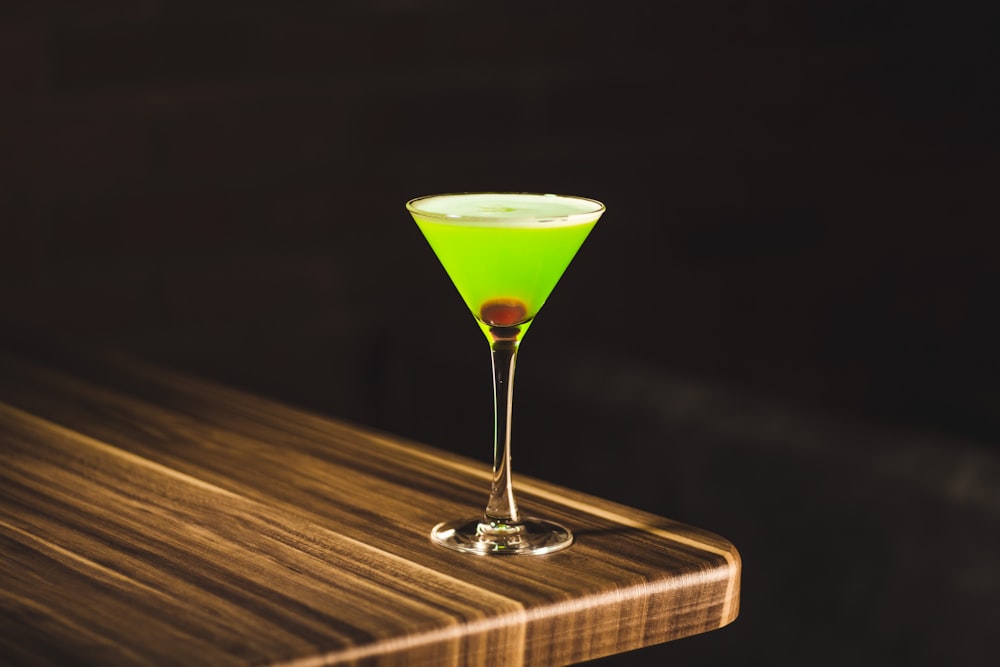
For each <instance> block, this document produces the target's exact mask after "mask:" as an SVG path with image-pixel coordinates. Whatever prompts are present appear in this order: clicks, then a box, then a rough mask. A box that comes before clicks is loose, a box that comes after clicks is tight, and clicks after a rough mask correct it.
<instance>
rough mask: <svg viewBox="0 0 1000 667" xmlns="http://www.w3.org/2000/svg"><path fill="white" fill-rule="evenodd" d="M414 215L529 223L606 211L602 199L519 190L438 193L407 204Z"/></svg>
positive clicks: (465, 221) (554, 221) (557, 221)
mask: <svg viewBox="0 0 1000 667" xmlns="http://www.w3.org/2000/svg"><path fill="white" fill-rule="evenodd" d="M408 208H409V209H410V211H411V213H413V214H414V215H421V216H423V217H426V218H435V219H440V220H442V221H451V222H452V223H454V224H482V223H488V222H500V221H502V222H503V223H504V224H505V225H510V226H519V225H525V226H530V225H534V224H539V223H544V224H549V225H562V224H576V223H579V222H581V221H583V220H585V219H588V218H590V217H593V218H594V220H596V219H597V218H598V217H600V215H601V213H603V211H604V206H603V204H601V203H600V202H597V201H594V200H592V199H583V198H579V197H562V196H559V195H536V194H520V193H512V194H506V193H481V194H480V193H474V194H457V195H437V196H432V197H423V198H421V199H416V200H413V201H411V202H410V203H409V204H408Z"/></svg>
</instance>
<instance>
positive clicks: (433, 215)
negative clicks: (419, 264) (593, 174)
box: [406, 192, 606, 223]
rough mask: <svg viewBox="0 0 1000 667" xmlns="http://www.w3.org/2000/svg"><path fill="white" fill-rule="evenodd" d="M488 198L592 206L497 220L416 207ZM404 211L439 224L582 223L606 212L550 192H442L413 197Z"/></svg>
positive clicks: (582, 199) (602, 207)
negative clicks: (546, 199) (447, 199)
mask: <svg viewBox="0 0 1000 667" xmlns="http://www.w3.org/2000/svg"><path fill="white" fill-rule="evenodd" d="M483 195H485V196H489V195H499V196H504V195H515V196H522V197H552V198H555V199H570V200H573V201H578V202H588V203H590V204H592V205H593V208H592V209H590V210H582V211H578V212H573V213H568V214H565V215H546V216H536V215H524V216H511V217H509V218H508V217H504V218H498V217H496V216H486V215H465V214H461V215H458V214H453V213H441V212H438V211H428V210H426V209H422V208H420V207H419V206H418V202H421V201H425V200H428V199H438V198H444V197H465V196H483ZM406 210H408V211H409V212H410V213H415V214H417V215H420V216H422V217H426V218H430V219H432V220H438V221H441V222H453V223H460V222H491V223H495V222H498V221H500V220H502V221H504V222H508V223H509V222H529V221H533V220H538V219H540V218H541V219H545V220H561V221H566V222H576V221H580V222H584V221H589V220H590V219H592V218H593V217H594V216H595V215H599V214H603V213H604V211H605V210H606V207H605V205H604V204H603V203H602V202H599V201H598V200H596V199H592V198H590V197H580V196H577V195H561V194H555V193H551V192H443V193H440V194H433V195H423V196H420V197H414V198H413V199H410V200H409V201H407V202H406Z"/></svg>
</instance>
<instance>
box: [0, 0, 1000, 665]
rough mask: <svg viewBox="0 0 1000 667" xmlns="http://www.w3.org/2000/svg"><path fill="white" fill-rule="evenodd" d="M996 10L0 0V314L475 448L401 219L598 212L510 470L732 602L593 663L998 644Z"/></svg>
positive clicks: (469, 379) (473, 352)
mask: <svg viewBox="0 0 1000 667" xmlns="http://www.w3.org/2000/svg"><path fill="white" fill-rule="evenodd" d="M998 28H1000V22H998V10H997V9H996V8H995V5H987V4H986V3H983V4H982V5H979V4H974V3H970V2H953V3H948V4H941V3H927V2H902V1H892V0H884V1H869V2H861V1H857V0H842V1H836V0H823V1H811V2H797V1H792V0H764V1H762V2H755V3H745V2H736V1H733V0H728V1H710V2H701V3H652V2H646V3H640V2H632V1H628V0H625V1H622V0H619V1H616V2H592V1H589V0H579V1H576V2H553V1H546V0H540V1H536V2H530V3H529V2H508V3H468V2H445V1H441V0H423V1H419V0H370V1H367V2H362V1H361V0H357V1H340V2H318V1H310V2H298V3H291V2H289V3H280V2H264V1H261V0H257V1H255V0H249V1H244V2H235V1H233V2H221V1H212V2H193V1H192V2H182V1H171V0H162V1H154V0H133V1H129V2H126V1H124V0H121V1H115V0H97V1H95V2H90V3H74V2H56V1H48V0H42V1H31V2H28V1H26V0H24V1H17V0H15V1H8V2H5V3H4V4H3V5H2V6H0V100H2V104H0V232H2V236H0V307H2V313H3V318H4V319H5V320H7V321H8V323H10V324H12V325H17V326H25V327H29V328H31V329H35V330H38V331H40V332H47V333H55V334H57V335H59V336H63V337H66V338H68V339H72V340H77V341H82V342H84V343H87V344H99V345H110V346H115V347H122V348H126V349H130V350H134V351H137V352H138V353H140V354H143V355H145V356H148V357H151V358H153V359H157V360H160V361H163V362H166V363H170V364H173V365H175V366H179V367H181V368H185V369H189V370H191V371H194V372H197V373H199V374H202V375H206V376H209V377H214V378H218V379H220V380H223V381H226V382H229V383H232V384H236V385H239V386H242V387H245V388H248V389H251V390H254V391H257V392H259V393H263V394H267V395H270V396H274V397H277V398H280V399H282V400H286V401H289V402H292V403H296V404H299V405H303V406H306V407H309V408H312V409H315V410H319V411H322V412H324V413H327V414H331V415H334V416H337V417H340V418H344V419H348V420H352V421H356V422H359V423H362V424H367V425H370V426H375V427H378V428H382V429H385V430H389V431H393V432H396V433H399V434H401V435H406V436H408V437H413V438H417V439H421V440H424V441H426V442H429V443H431V444H434V445H437V446H440V447H443V448H448V449H452V450H455V451H461V452H463V453H467V454H469V455H470V456H476V457H479V458H482V459H483V460H484V465H485V464H488V458H489V449H490V446H491V445H490V442H489V439H490V434H491V430H492V421H491V418H492V414H491V405H490V378H489V360H488V352H487V348H486V343H485V342H484V340H483V339H482V337H481V334H480V333H479V332H478V329H477V327H476V326H475V324H474V323H473V321H472V318H471V317H470V316H469V313H468V312H466V310H465V308H464V306H463V304H462V302H461V300H460V299H459V298H458V296H457V293H456V292H455V291H454V288H453V287H452V286H451V285H450V283H449V282H448V279H447V277H446V276H445V274H444V272H443V270H442V269H441V268H440V266H439V265H438V264H437V262H436V260H435V258H434V257H433V254H432V253H431V251H430V249H429V248H428V247H427V246H426V244H425V242H424V241H423V239H422V238H421V237H420V235H419V232H418V231H417V230H416V228H415V226H414V225H413V224H412V222H411V221H410V219H409V217H408V215H407V214H406V212H405V210H404V208H403V203H404V202H405V201H406V200H407V199H409V198H412V197H415V196H419V195H424V194H430V193H436V192H453V191H475V190H514V191H545V192H560V193H567V194H579V195H584V196H590V197H594V198H597V199H600V200H602V201H604V202H605V203H606V204H607V206H608V212H607V214H606V215H605V217H604V218H603V219H602V221H601V223H600V224H599V225H598V227H597V228H596V230H595V232H594V233H593V234H592V235H591V237H590V239H589V240H588V242H587V244H586V245H585V247H584V248H583V249H582V250H581V252H580V254H579V255H578V256H577V259H576V260H575V261H574V263H573V265H572V266H571V267H570V269H569V271H568V272H567V274H566V277H565V279H564V281H563V282H562V283H561V284H560V286H559V287H558V288H557V289H556V291H555V293H554V296H553V298H552V299H551V301H550V302H549V304H548V305H547V306H546V308H545V310H544V311H543V312H542V314H541V316H540V317H539V319H538V323H537V324H536V325H535V326H534V327H533V328H532V330H531V334H530V336H529V337H528V338H527V339H526V342H525V344H524V346H523V348H522V354H521V359H520V361H521V364H520V366H519V371H518V392H517V396H518V398H517V401H516V405H517V409H516V419H515V441H516V443H515V448H516V449H515V451H516V457H515V470H517V471H520V472H522V473H524V474H532V475H536V476H540V477H544V478H546V479H550V480H553V481H557V482H560V483H565V484H568V485H571V486H574V487H577V488H581V489H583V490H587V491H590V492H593V493H596V494H598V495H602V496H604V497H608V498H612V499H615V500H618V501H620V502H624V503H626V504H630V505H633V506H637V507H642V508H644V509H648V510H651V511H654V512H657V513H659V514H663V515H665V516H670V517H672V518H677V519H680V520H683V521H689V522H691V523H695V524H697V525H700V526H703V527H706V528H709V529H711V530H715V531H717V532H719V533H720V534H723V535H725V536H726V537H727V538H729V539H731V540H732V541H733V542H735V543H736V545H737V546H738V547H739V548H740V549H741V551H742V553H743V557H744V566H745V575H744V595H743V613H742V616H741V618H740V620H739V621H737V623H736V624H734V625H733V626H731V627H730V628H727V629H725V630H722V631H719V632H715V633H710V634H708V635H704V636H702V637H697V638H691V639H687V640H683V641H680V642H676V643H673V644H668V645H665V646H662V647H657V648H653V649H648V650H646V651H642V652H639V653H636V654H633V655H627V656H620V657H617V658H612V659H608V660H607V664H609V665H611V664H646V663H650V664H654V663H655V664H658V663H659V662H663V661H675V662H676V664H718V663H719V662H721V661H722V660H731V659H739V660H740V661H741V662H747V663H750V664H817V665H841V664H851V665H858V664H872V665H876V664H909V665H913V664H927V665H936V664H955V665H974V664H987V663H988V662H989V661H988V660H987V659H986V655H987V653H986V648H987V641H988V639H989V637H990V635H991V633H992V632H993V626H994V625H995V620H996V612H995V606H994V605H995V601H996V599H997V596H998V595H1000V572H998V570H1000V567H998V565H997V562H998V561H1000V521H998V518H1000V492H998V488H1000V451H998V445H997V443H998V442H1000V384H998V382H997V377H998V372H1000V351H998V346H997V343H996V341H997V340H998V334H1000V327H998V326H997V320H998V318H997V317H996V315H995V310H996V307H997V305H996V293H997V292H996V290H997V287H998V286H1000V280H998V270H997V261H996V260H997V255H998V253H997V246H996V238H997V234H996V233H995V231H994V229H995V225H996V223H997V213H998V206H997V186H996V184H997V181H998V177H1000V163H998V159H997V158H998V147H1000V146H998V144H1000V137H998V130H997V126H998V123H997V114H998V111H1000V105H998V99H1000V95H998V90H997V87H998V80H1000V79H998V72H997V67H996V65H997V62H998V59H997V56H998V42H997V39H998V37H997V36H998V34H1000V32H998ZM484 500H485V498H484ZM991 619H992V620H991Z"/></svg>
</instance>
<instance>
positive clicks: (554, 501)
mask: <svg viewBox="0 0 1000 667" xmlns="http://www.w3.org/2000/svg"><path fill="white" fill-rule="evenodd" d="M67 369H69V370H67ZM488 478H489V470H487V469H486V466H485V465H484V464H482V463H481V462H470V461H468V460H466V459H463V458H460V457H457V456H454V455H451V454H447V453H444V452H441V451H438V450H435V449H432V448H429V447H427V446H424V445H422V444H419V443H415V442H410V441H406V440H405V439H402V438H398V437H394V436H389V435H386V434H382V433H377V432H373V431H370V430H367V429H363V428H358V427H355V426H353V425H349V424H344V423H341V422H337V421H334V420H331V419H329V418H326V417H322V416H319V415H316V414H313V413H309V412H305V411H302V410H298V409H295V408H292V407H289V406H286V405H282V404H279V403H276V402H273V401H269V400H265V399H262V398H259V397H256V396H252V395H248V394H245V393H242V392H238V391H235V390H231V389H228V388H225V387H221V386H218V385H214V384H211V383H207V382H203V381H200V380H196V379H193V378H190V377H187V376H183V375H179V374H176V373H173V372H171V371H167V370H164V369H160V368H155V367H151V366H147V365H145V364H143V363H141V362H138V361H135V360H132V359H125V358H118V357H114V356H107V357H103V358H101V359H100V360H99V361H95V360H93V359H91V360H74V361H73V362H72V363H68V364H62V363H61V364H59V365H58V366H53V367H50V366H48V365H44V364H40V363H38V362H36V361H29V360H26V359H24V358H21V357H17V356H13V355H0V553H2V554H3V557H2V558H0V618H2V622H0V663H3V664H38V665H47V664H48V665H65V664H94V665H119V664H135V665H166V664H183V665H197V664H208V665H227V664H234V665H237V664H238V665H245V664H273V665H289V666H291V665H295V666H296V667H305V666H307V665H327V664H330V665H342V664H343V665H346V664H365V665H404V664H405V665H439V664H441V665H504V666H509V665H522V664H524V665H559V664H569V663H573V662H580V661H584V660H589V659H593V658H596V657H600V656H604V655H609V654H613V653H617V652H621V651H626V650H631V649H635V648H640V647H642V646H648V645H651V644H655V643H659V642H663V641H667V640H671V639H675V638H678V637H683V636H687V635H691V634H695V633H700V632H705V631H708V630H712V629H715V628H718V627H720V626H723V625H725V624H727V623H729V622H730V621H732V620H733V619H734V618H735V616H736V614H737V611H738V609H737V607H738V596H739V574H740V562H739V556H738V554H737V552H736V550H735V549H734V548H733V546H732V545H731V544H729V543H728V542H727V541H725V540H724V539H721V538H719V537H717V536H715V535H712V534H710V533H707V532H705V531H702V530H699V529H696V528H692V527H690V526H685V525H683V524H678V523H676V522H673V521H669V520H666V519H663V518H661V517H657V516H653V515H649V514H646V513H643V512H639V511H636V510H633V509H630V508H626V507H622V506H619V505H616V504H613V503H609V502H606V501H602V500H598V499H596V498H593V497H590V496H586V495H584V494H580V493H577V492H574V491H571V490H568V489H565V488H560V487H556V486H553V485H550V484H547V483H544V482H541V481H538V480H533V479H530V478H527V477H519V478H518V479H517V480H516V484H517V487H518V491H519V494H520V498H521V499H522V504H523V506H524V508H525V510H526V511H528V512H529V513H531V514H538V515H541V516H545V517H547V518H553V519H556V520H558V521H561V522H563V523H565V524H568V525H570V526H572V527H573V528H574V530H575V532H576V534H577V543H576V544H575V545H574V546H573V547H572V548H570V549H568V550H566V551H563V552H559V553H556V554H552V555H549V556H543V557H513V558H488V557H478V556H471V555H464V554H457V553H453V552H450V551H447V550H445V549H441V548H439V547H436V546H433V545H432V544H431V543H430V541H429V539H428V531H429V528H430V526H431V525H433V524H434V523H436V522H437V521H438V520H440V519H442V518H450V517H455V516H462V515H467V514H469V513H470V512H472V513H474V512H475V511H477V510H478V509H479V508H480V506H481V505H482V503H483V502H484V499H485V490H486V488H487V480H488Z"/></svg>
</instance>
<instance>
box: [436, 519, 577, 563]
mask: <svg viewBox="0 0 1000 667" xmlns="http://www.w3.org/2000/svg"><path fill="white" fill-rule="evenodd" d="M431 540H433V541H434V542H435V543H437V544H440V545H441V546H443V547H447V548H448V549H454V550H455V551H464V552H466V553H474V554H495V555H498V556H499V555H514V554H534V555H541V554H550V553H552V552H553V551H559V550H560V549H565V548H566V547H568V546H569V545H571V544H573V534H572V533H571V532H569V530H568V529H567V528H564V527H563V526H560V525H559V524H558V523H552V522H551V521H542V520H541V519H525V520H523V521H521V522H519V523H516V524H501V525H495V524H490V523H486V522H484V521H483V520H482V519H460V520H458V521H446V522H444V523H439V524H438V525H436V526H434V529H433V530H431Z"/></svg>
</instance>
